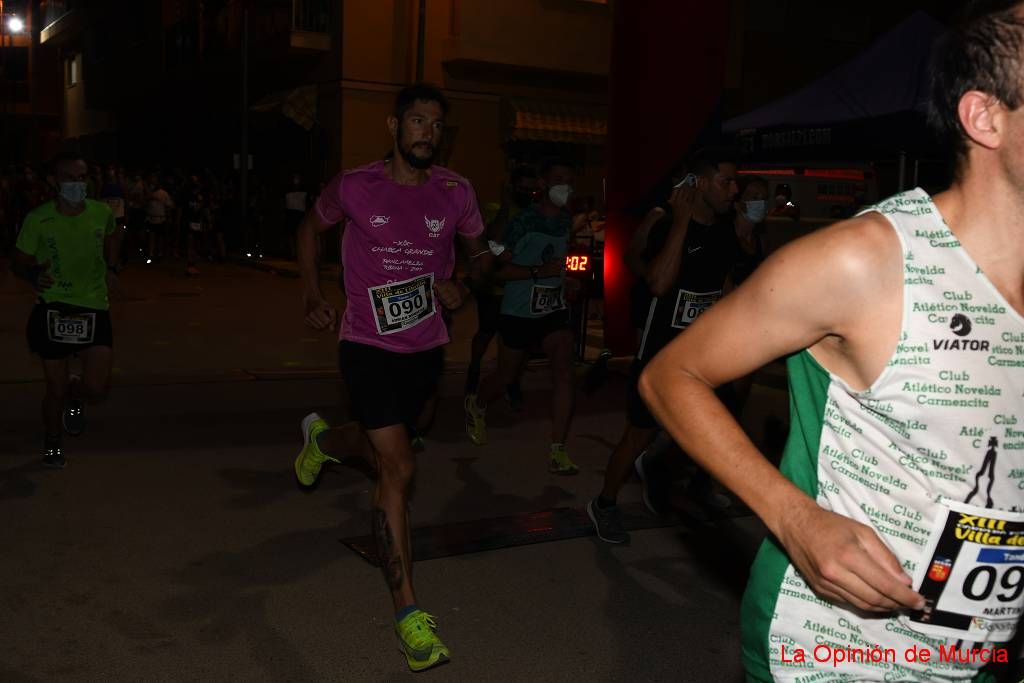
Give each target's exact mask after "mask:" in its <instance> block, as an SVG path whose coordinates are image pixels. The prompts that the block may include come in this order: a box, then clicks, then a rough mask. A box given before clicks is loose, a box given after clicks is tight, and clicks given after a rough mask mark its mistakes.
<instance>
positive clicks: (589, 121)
mask: <svg viewBox="0 0 1024 683" xmlns="http://www.w3.org/2000/svg"><path fill="white" fill-rule="evenodd" d="M507 102H508V105H507V116H508V127H507V129H506V136H505V139H506V140H547V141H551V142H567V143H572V144H577V145H603V144H604V141H605V137H606V136H607V135H608V108H607V107H605V106H602V105H596V104H577V103H570V102H541V101H536V100H519V99H512V100H508V101H507Z"/></svg>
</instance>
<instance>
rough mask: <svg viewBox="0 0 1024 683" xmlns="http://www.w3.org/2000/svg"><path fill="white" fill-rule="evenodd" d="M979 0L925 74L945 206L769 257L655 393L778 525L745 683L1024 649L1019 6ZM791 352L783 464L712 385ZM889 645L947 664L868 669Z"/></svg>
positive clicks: (960, 673) (717, 309) (853, 226)
mask: <svg viewBox="0 0 1024 683" xmlns="http://www.w3.org/2000/svg"><path fill="white" fill-rule="evenodd" d="M965 6H966V8H967V11H968V16H967V17H965V20H964V22H963V23H962V24H961V25H959V26H957V27H955V28H953V29H951V30H950V31H949V32H948V33H947V34H946V35H945V36H944V37H943V38H942V39H940V40H939V41H938V42H937V43H936V45H935V46H934V55H933V61H932V68H931V70H930V71H931V84H930V85H931V93H930V94H931V98H930V100H931V101H930V104H929V111H928V118H929V123H931V124H932V126H933V128H934V129H935V131H936V132H937V133H938V134H939V135H940V136H941V137H942V138H944V140H945V143H946V145H947V149H948V150H950V151H951V152H953V153H954V155H955V168H954V171H955V174H954V179H953V183H952V185H951V186H950V187H949V189H948V190H946V191H944V192H942V193H939V194H937V195H935V196H934V197H932V196H930V195H929V194H928V193H927V192H925V191H924V190H923V189H921V188H916V189H913V190H910V191H907V192H903V193H901V194H899V195H896V196H894V197H891V198H889V199H887V200H885V201H883V202H881V203H880V204H878V205H877V206H873V207H869V208H867V209H865V210H864V211H862V212H861V213H860V214H859V215H858V216H857V217H855V218H852V219H850V220H846V221H842V222H840V223H837V224H836V225H833V226H831V227H827V228H823V229H821V230H817V231H816V232H814V233H812V234H811V235H808V236H806V237H803V238H801V239H799V240H795V241H794V242H791V243H790V244H788V245H786V246H785V247H783V248H781V249H779V250H778V251H776V252H774V253H773V254H772V256H771V257H769V258H768V259H767V260H766V261H765V263H764V265H762V266H761V267H760V268H759V269H758V270H757V271H756V272H754V273H753V274H752V275H751V276H750V277H749V278H748V279H747V280H746V281H745V282H744V283H743V285H741V286H740V287H739V288H738V289H737V290H736V291H735V292H734V293H733V294H730V295H729V296H727V297H726V298H725V299H724V300H722V301H721V302H720V303H718V304H716V305H715V306H714V307H712V308H711V309H710V310H709V311H708V312H707V313H705V314H703V315H702V316H701V317H700V318H699V319H698V320H697V321H696V322H695V323H694V324H693V325H691V326H690V327H689V329H687V330H686V332H684V333H683V334H681V335H679V336H678V337H676V338H675V339H674V340H673V341H672V342H671V343H670V344H669V345H668V346H667V347H666V348H665V349H664V350H663V351H662V352H661V353H660V354H659V355H658V356H657V357H656V358H655V359H654V360H653V361H651V363H650V364H649V365H648V366H647V369H646V370H645V371H644V374H643V375H642V376H641V378H640V393H641V395H642V396H643V397H644V399H645V400H646V401H647V404H648V406H650V409H651V412H652V413H654V415H655V416H656V417H657V418H658V420H659V421H660V422H661V424H662V425H664V427H665V429H666V430H668V431H669V432H670V433H671V434H672V436H673V437H674V438H675V439H676V440H677V441H678V442H679V443H680V445H681V446H682V447H683V448H684V449H686V451H687V452H688V453H690V454H691V456H693V458H694V459H695V460H698V461H699V462H701V463H702V464H703V465H704V466H705V467H707V468H708V469H709V470H710V471H711V473H712V474H713V475H715V476H716V477H718V479H719V480H720V481H721V482H722V483H723V484H725V485H726V486H728V487H729V488H731V489H732V490H733V491H734V492H735V493H736V495H738V496H739V497H740V498H741V499H742V500H743V501H744V502H745V503H746V504H747V505H748V506H749V507H750V509H751V510H753V511H754V512H755V513H756V514H757V515H758V516H759V517H760V518H761V519H762V520H763V521H764V523H765V526H766V527H767V529H768V532H769V535H768V538H767V539H766V540H765V542H764V544H763V545H762V546H761V549H760V551H759V553H758V555H757V559H756V560H755V562H754V566H753V568H752V569H751V576H750V581H749V583H748V585H747V591H746V594H745V596H744V599H743V618H742V623H743V658H744V664H745V665H746V669H747V680H748V681H755V680H756V681H767V680H776V681H798V680H806V681H810V680H826V679H827V680H840V679H842V680H857V681H883V680H884V681H896V680H898V681H910V680H915V681H917V680H929V681H936V680H942V681H953V680H964V681H966V680H992V677H991V676H987V675H985V674H984V673H981V674H980V675H979V673H980V672H979V671H978V669H979V668H980V667H981V666H982V665H983V664H985V663H987V662H989V661H1000V660H1001V661H1008V658H1007V650H1008V649H1009V651H1010V652H1012V651H1013V650H1012V647H1010V648H1007V645H1008V644H1009V643H1010V642H1011V641H1013V640H1014V633H1015V631H1016V629H1017V627H1018V622H1019V619H1020V614H1021V607H1022V604H1024V603H1022V599H1024V592H1022V591H1024V584H1022V582H1021V577H1022V576H1024V562H1022V559H1021V553H1020V552H1019V551H1016V550H1014V547H1015V546H1016V545H1017V544H1018V543H1020V539H1021V537H1022V536H1024V513H1022V512H1021V509H1022V507H1024V491H1022V490H1021V487H1020V473H1021V469H1020V453H1021V449H1024V438H1022V436H1021V435H1022V432H1021V430H1020V426H1021V424H1024V403H1022V401H1021V396H1022V395H1024V344H1022V343H1024V107H1022V106H1021V105H1022V104H1024V82H1022V79H1021V73H1022V71H1021V66H1022V64H1024V3H1022V2H1020V1H1019V0H1018V1H1017V2H1009V1H1007V0H980V1H978V2H974V3H970V4H966V5H965ZM780 357H786V358H787V366H788V379H789V387H790V392H789V393H790V413H791V416H792V417H791V424H792V429H791V431H790V435H789V439H788V441H787V443H786V450H785V453H784V455H783V459H782V464H781V466H780V469H779V470H777V469H776V468H775V467H774V466H772V464H771V463H770V462H769V461H768V460H767V459H766V458H765V457H764V455H763V454H761V453H760V452H759V451H758V449H757V448H756V447H755V446H754V444H753V443H752V442H751V441H750V439H749V438H747V436H746V435H745V434H744V433H743V430H742V429H741V428H740V426H739V424H737V422H736V420H735V419H734V418H733V417H732V416H731V415H730V414H729V411H728V410H727V409H726V407H725V406H724V405H723V404H722V403H721V402H720V401H719V400H718V399H717V398H716V397H715V393H714V388H715V387H716V386H720V385H722V384H724V383H726V382H729V381H731V380H734V379H736V378H737V377H742V376H744V375H746V374H748V373H750V372H751V371H753V370H755V369H756V368H758V367H761V366H762V365H764V364H765V363H766V362H768V361H770V360H772V359H774V358H780ZM1008 455H1009V456H1010V457H1009V458H1008V457H1007V456H1008ZM998 456H1001V457H998ZM997 458H998V459H997ZM780 470H781V471H780ZM979 470H980V472H982V475H981V477H980V480H979V477H978V472H979ZM981 482H985V488H984V489H983V493H982V495H981V496H980V498H979V497H977V494H978V493H979V484H980V483H981ZM834 643H841V644H844V645H849V646H853V648H852V649H853V650H854V652H851V657H849V658H848V659H846V661H845V662H842V663H841V664H839V666H838V667H836V666H835V662H836V661H841V660H838V659H835V660H832V662H828V663H826V659H827V658H818V657H817V656H815V657H808V656H806V654H805V653H811V652H817V650H816V648H821V647H827V646H828V645H831V644H834ZM826 644H827V645H826ZM783 648H784V649H783ZM881 648H884V649H885V650H884V651H885V652H886V653H887V652H893V653H920V652H928V653H930V655H931V656H930V658H924V657H912V656H911V657H908V656H902V657H900V656H898V655H897V656H891V657H890V656H889V655H885V656H883V657H878V658H876V657H874V656H870V657H869V656H864V653H865V652H868V651H872V652H874V651H877V650H879V649H881ZM855 650H859V651H860V652H859V654H857V653H856V652H855ZM1000 653H1001V655H1000ZM835 654H839V647H838V646H837V647H836V652H835ZM935 655H938V656H935Z"/></svg>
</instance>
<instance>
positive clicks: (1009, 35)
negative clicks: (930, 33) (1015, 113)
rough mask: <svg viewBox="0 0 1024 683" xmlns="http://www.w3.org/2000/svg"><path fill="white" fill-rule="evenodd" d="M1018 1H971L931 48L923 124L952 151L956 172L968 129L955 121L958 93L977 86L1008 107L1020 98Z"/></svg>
mask: <svg viewBox="0 0 1024 683" xmlns="http://www.w3.org/2000/svg"><path fill="white" fill-rule="evenodd" d="M1021 4H1022V3H1021V0H976V1H975V2H973V3H971V4H970V5H968V7H967V9H966V11H965V13H964V16H963V19H962V21H961V22H960V23H959V24H958V25H957V26H955V27H954V28H952V29H950V30H949V31H947V32H946V34H945V35H943V36H942V37H941V38H940V39H939V40H937V41H936V42H935V45H934V46H933V47H932V57H931V64H930V79H929V81H930V82H929V86H930V93H929V94H930V97H929V102H928V123H929V125H930V127H931V128H932V130H933V131H934V133H935V134H936V135H937V136H938V138H939V139H940V140H941V141H942V142H943V143H944V144H945V145H947V146H948V147H951V148H952V152H953V154H954V157H953V162H954V164H955V166H956V168H957V170H958V171H959V169H960V167H961V165H962V163H963V161H965V160H966V158H967V150H968V144H967V140H968V138H967V131H965V130H964V127H963V124H962V123H961V122H960V114H959V107H960V98H962V97H963V95H964V93H966V92H968V91H971V90H978V91H981V92H983V93H986V94H988V95H991V96H992V97H995V98H996V99H998V100H999V101H1000V102H1001V103H1002V104H1003V105H1004V106H1006V107H1007V108H1008V109H1011V110H1013V109H1017V108H1018V107H1019V106H1020V105H1021V104H1022V103H1024V89H1022V87H1021V86H1022V83H1021V74H1020V70H1021V66H1022V60H1021V48H1022V47H1024V20H1022V19H1021V18H1020V17H1018V16H1017V15H1016V13H1015V10H1016V8H1017V7H1019V6H1020V5H1021Z"/></svg>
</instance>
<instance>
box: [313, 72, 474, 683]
mask: <svg viewBox="0 0 1024 683" xmlns="http://www.w3.org/2000/svg"><path fill="white" fill-rule="evenodd" d="M447 113H448V102H447V100H446V99H445V97H444V95H443V94H442V93H441V92H440V91H439V90H438V89H436V88H434V87H432V86H428V85H414V86H409V87H407V88H404V89H403V90H401V91H400V92H399V93H398V97H397V98H396V101H395V109H394V113H393V115H392V116H389V117H388V119H387V127H388V131H389V132H390V133H391V137H392V140H393V146H392V153H391V155H390V157H389V158H388V159H385V160H383V161H377V162H374V163H372V164H369V165H367V166H363V167H361V168H356V169H352V170H349V171H345V172H342V173H340V174H338V175H337V176H335V178H334V179H333V180H332V181H331V182H330V184H329V185H328V186H327V187H326V188H325V189H324V191H323V192H322V193H321V195H320V197H319V199H318V200H317V202H316V205H315V206H314V207H313V208H312V209H311V210H310V211H309V213H308V214H307V215H306V218H305V219H304V220H303V223H302V225H301V226H300V227H299V232H298V247H299V248H298V252H299V266H300V269H301V272H302V279H303V283H304V303H305V313H306V323H307V324H309V325H310V326H312V327H314V328H316V329H319V330H326V329H332V330H333V329H334V328H335V327H336V324H337V322H338V320H337V318H338V314H337V311H336V309H335V308H334V306H332V305H331V304H330V303H328V302H327V301H326V300H325V299H324V297H323V294H322V293H321V291H320V281H319V268H318V264H317V249H316V235H317V234H318V233H322V232H324V231H325V230H327V229H328V228H330V227H331V226H332V225H334V224H336V223H340V222H342V221H346V223H347V225H346V229H345V233H344V238H343V241H342V264H343V266H344V272H345V275H344V277H345V292H346V295H347V297H348V302H347V305H346V307H345V312H344V315H343V316H342V318H341V325H340V328H341V329H340V334H339V344H338V358H339V366H340V370H341V376H342V379H343V380H344V383H345V385H346V387H347V390H348V394H349V397H350V408H351V411H352V413H353V417H354V418H355V419H356V420H357V421H358V423H359V425H360V426H361V428H362V431H363V432H364V433H365V437H366V439H368V441H369V445H370V446H371V447H372V453H373V459H374V463H375V468H376V470H377V473H378V479H377V488H376V492H375V495H374V504H373V524H372V528H373V535H374V537H375V539H376V542H377V554H378V558H379V560H380V564H381V567H382V568H383V571H384V578H385V580H386V581H387V585H388V589H389V590H390V591H391V597H392V601H393V603H394V608H395V630H396V632H397V634H398V638H399V641H400V643H401V647H402V651H403V652H404V653H405V657H406V661H407V663H408V665H409V668H410V669H412V670H413V671H422V670H424V669H427V668H430V667H432V666H435V665H437V664H441V663H444V662H446V661H448V659H449V652H448V648H447V647H446V646H445V645H444V643H442V642H441V640H440V639H439V638H438V637H437V635H436V633H435V631H436V629H437V624H436V622H435V620H434V618H433V617H432V616H431V615H429V614H427V613H426V612H424V611H422V610H420V609H419V607H418V606H417V604H416V596H415V593H414V591H413V585H412V552H411V546H410V539H409V515H408V509H407V506H408V498H409V491H410V487H411V485H412V481H413V476H414V474H415V472H416V460H415V457H414V455H413V451H412V446H411V444H410V440H409V429H410V428H412V427H414V426H415V424H416V420H417V418H418V417H419V415H420V413H421V411H422V409H423V406H424V404H425V403H426V401H427V400H428V399H429V398H430V397H431V396H432V395H433V393H434V391H435V388H436V386H437V382H438V379H439V377H440V374H441V371H442V369H443V356H442V347H443V346H444V345H445V344H447V343H448V340H449V338H448V331H447V329H446V327H445V324H444V320H443V317H442V315H441V310H440V306H443V307H444V308H447V309H449V310H451V309H455V308H458V307H459V306H460V305H461V304H462V302H463V300H464V297H465V296H466V290H465V287H464V286H463V285H461V284H459V283H456V282H455V281H453V280H452V275H453V271H454V269H455V238H456V236H458V237H459V238H460V241H461V242H462V244H463V246H464V247H465V248H466V249H467V252H468V255H469V257H470V260H471V263H472V264H473V267H474V271H480V270H483V269H485V268H486V267H488V266H489V263H490V252H489V251H488V248H487V245H486V243H485V242H484V241H483V239H482V238H481V236H482V234H483V231H484V228H483V222H482V220H481V218H480V212H479V210H478V209H477V205H476V198H475V195H474V192H473V188H472V186H471V185H470V184H469V182H468V181H467V180H466V179H465V178H462V177H460V176H458V175H456V174H455V173H452V172H451V171H449V170H447V169H445V168H442V167H440V166H435V165H434V159H435V156H436V154H437V149H438V146H439V145H440V143H441V134H442V132H443V131H444V120H445V116H446V115H447ZM351 431H352V430H350V429H346V428H344V427H342V428H338V429H331V428H330V427H329V426H328V425H327V423H326V422H325V421H324V420H323V419H322V418H321V417H320V416H319V415H317V414H316V413H312V414H310V415H308V416H306V418H305V419H304V420H303V421H302V434H303V438H304V440H305V445H304V447H303V449H302V451H301V452H300V454H299V456H298V458H297V459H296V461H295V473H296V476H297V477H298V479H299V482H301V483H302V484H303V485H306V486H309V485H312V484H313V483H314V482H315V481H316V478H317V476H318V475H319V473H320V469H321V467H322V466H323V464H324V462H326V461H328V460H331V461H334V462H337V460H336V459H335V458H334V457H332V456H330V455H328V454H329V453H335V454H339V455H340V454H346V455H348V454H351V453H352V449H354V448H359V447H360V444H352V438H351V437H352V436H353V435H352V433H351Z"/></svg>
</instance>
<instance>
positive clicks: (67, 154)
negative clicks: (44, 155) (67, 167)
mask: <svg viewBox="0 0 1024 683" xmlns="http://www.w3.org/2000/svg"><path fill="white" fill-rule="evenodd" d="M76 161H81V162H82V163H83V164H86V161H85V156H83V155H82V153H81V152H80V151H79V150H77V149H75V148H68V149H63V150H61V151H60V152H58V153H57V156H55V157H53V159H51V160H50V170H51V171H52V172H53V173H56V172H57V167H58V166H60V165H61V164H67V163H74V162H76ZM86 165H88V164H86Z"/></svg>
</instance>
